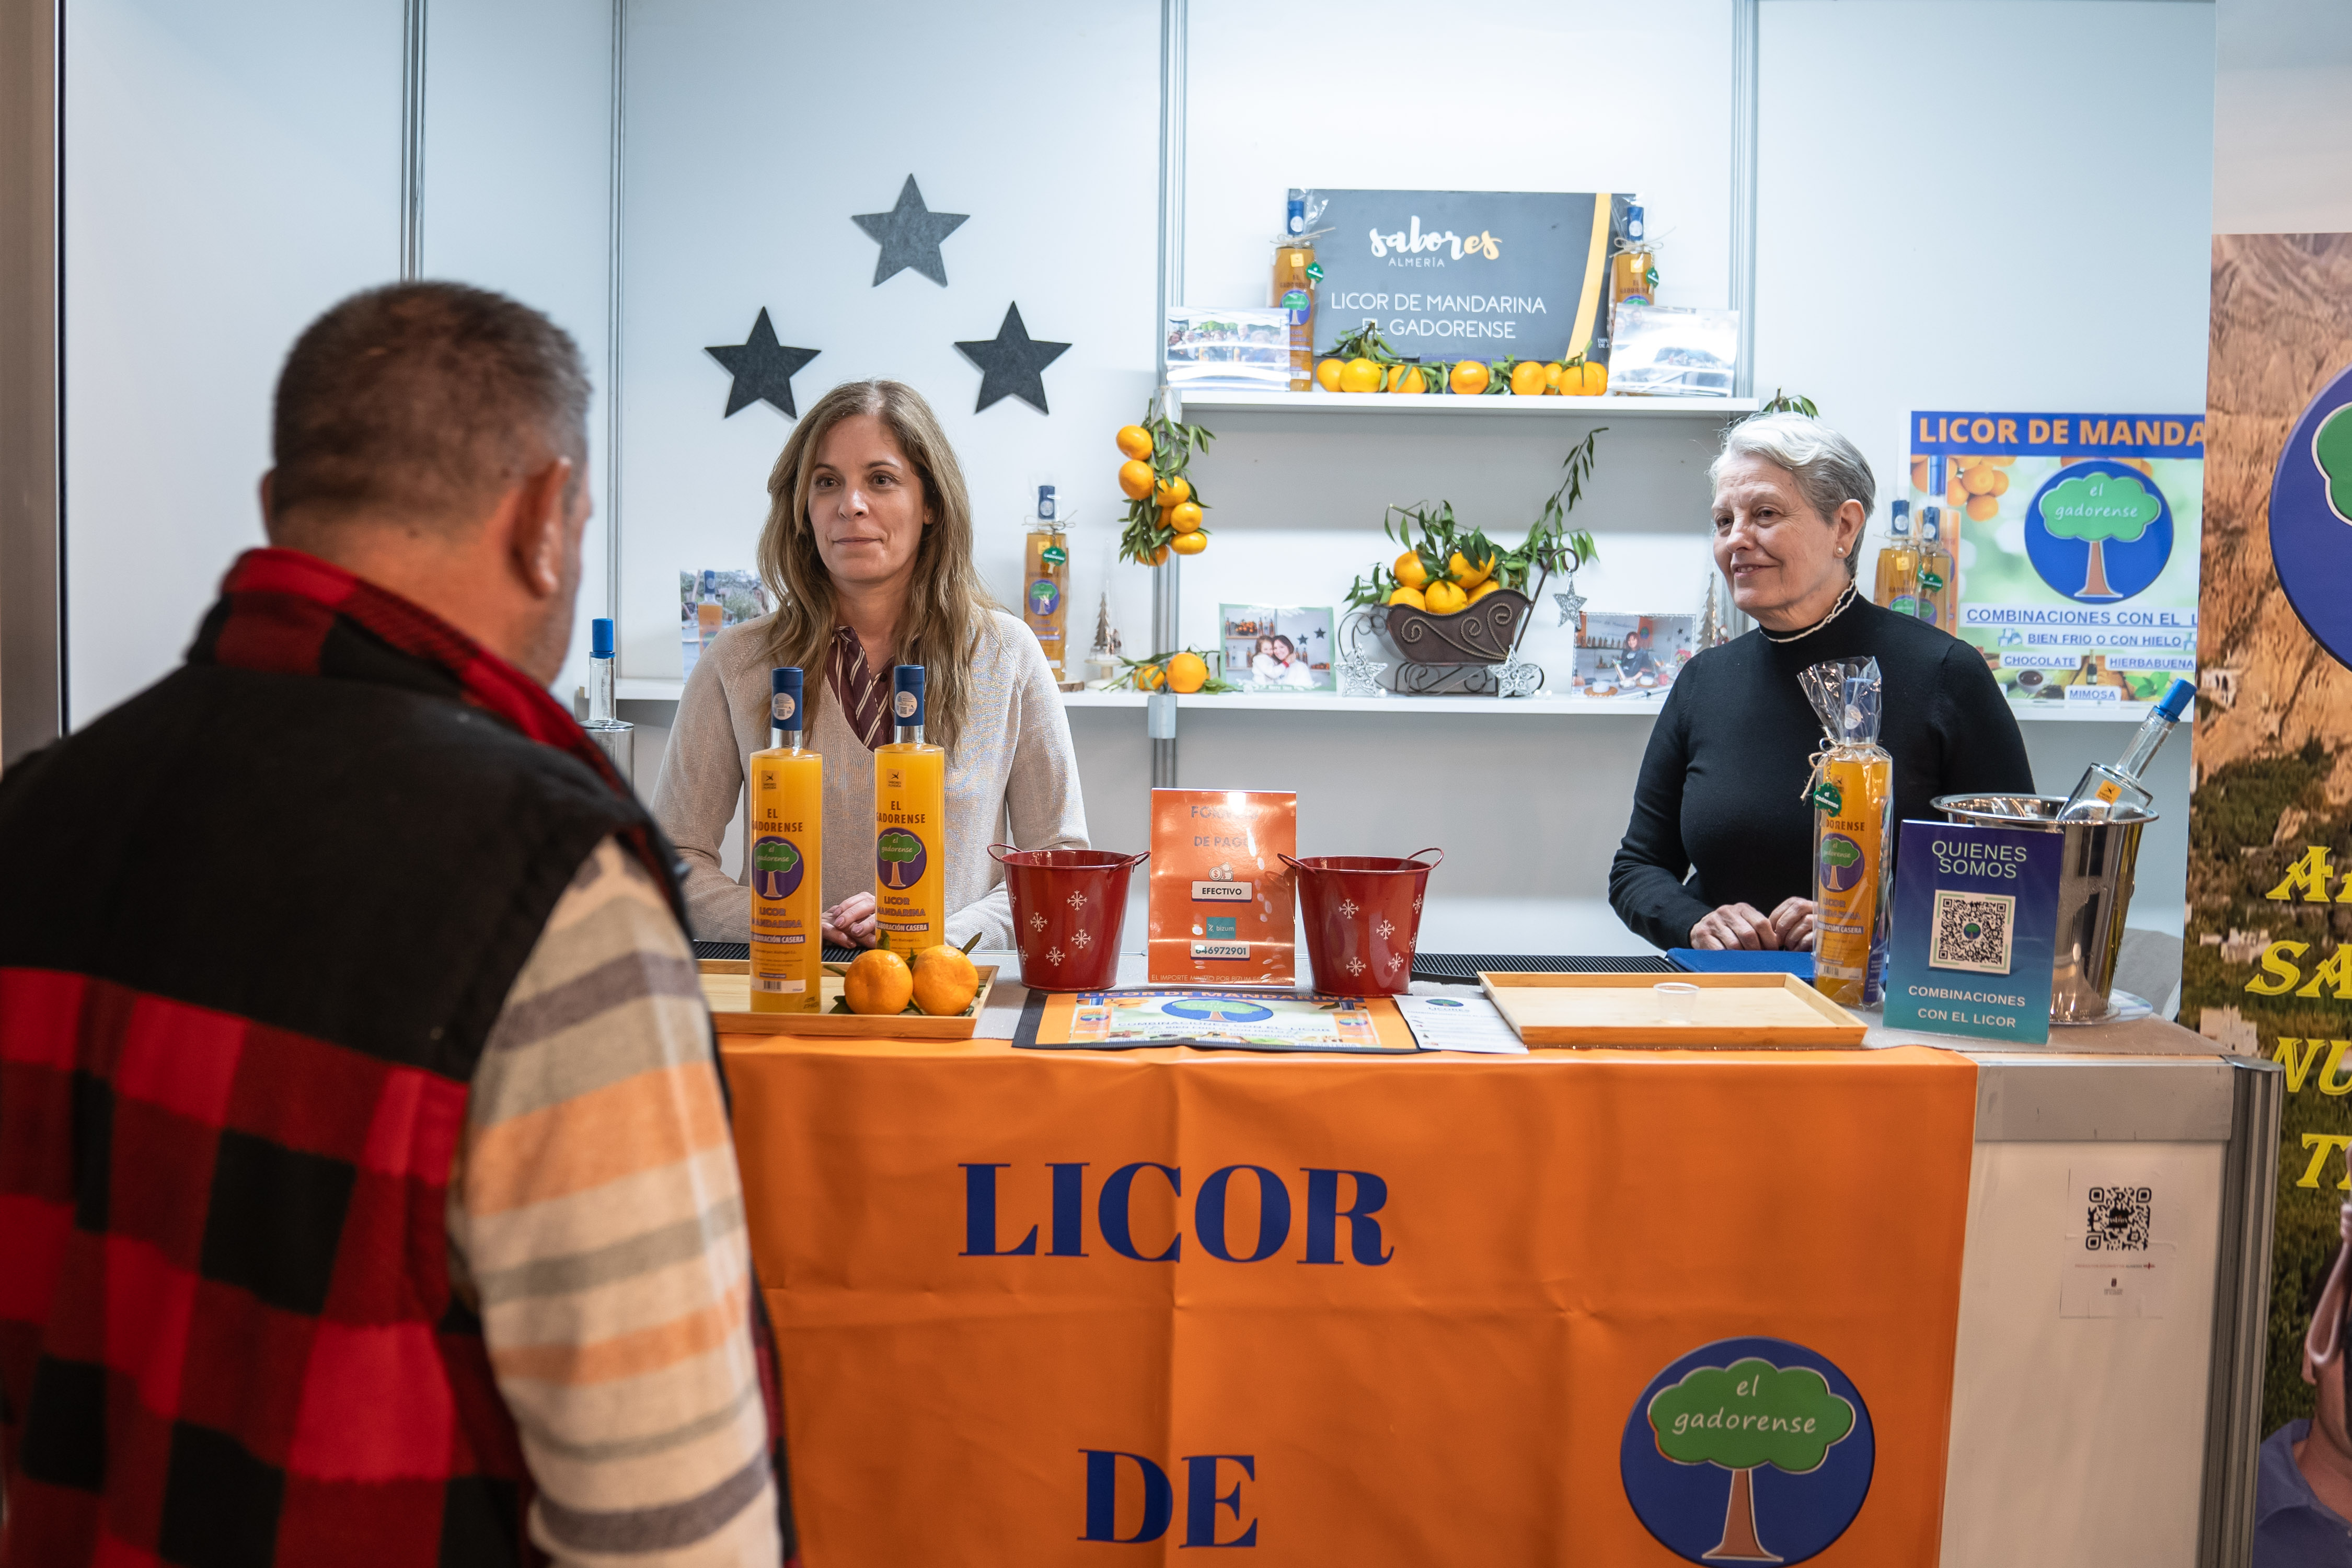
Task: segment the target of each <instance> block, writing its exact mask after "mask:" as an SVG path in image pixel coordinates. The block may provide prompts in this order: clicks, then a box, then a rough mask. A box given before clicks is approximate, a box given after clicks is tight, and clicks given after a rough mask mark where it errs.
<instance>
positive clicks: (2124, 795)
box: [2058, 680, 2197, 822]
mask: <svg viewBox="0 0 2352 1568" xmlns="http://www.w3.org/2000/svg"><path fill="white" fill-rule="evenodd" d="M2196 697H2197V688H2196V686H2195V684H2194V683H2193V682H2190V681H2186V680H2175V681H2174V682H2173V683H2172V685H2171V686H2170V688H2168V689H2167V690H2166V691H2165V694H2164V700H2162V701H2160V702H2158V704H2157V705H2156V710H2155V711H2154V712H2152V713H2150V714H2149V715H2148V716H2147V722H2145V723H2143V724H2142V725H2140V727H2139V733H2138V734H2137V735H2135V736H2133V737H2132V743H2131V746H2130V748H2129V749H2128V750H2126V752H2124V754H2123V758H2122V760H2121V761H2119V762H2117V763H2116V764H2115V765H2114V766H2113V767H2109V766H2108V765H2107V764H2106V763H2092V764H2091V766H2090V768H2089V770H2088V771H2087V772H2085V773H2084V774H2083V782H2082V783H2081V784H2076V785H2075V786H2074V794H2073V795H2068V796H2067V797H2066V804H2065V805H2064V806H2063V807H2062V808H2061V809H2060V811H2059V813H2058V820H2059V821H2061V822H2105V821H2106V820H2107V818H2109V817H2110V816H2114V815H2115V813H2116V807H2118V806H2137V807H2138V808H2139V809H2140V810H2142V811H2146V810H2147V808H2148V807H2149V805H2153V804H2154V803H2155V800H2156V796H2155V795H2151V794H2150V793H2149V792H2148V789H2147V785H2146V784H2141V783H2140V782H2139V777H2140V774H2142V773H2146V772H2147V764H2148V763H2151V762H2154V761H2155V760H2156V753H2157V751H2158V748H2159V747H2161V746H2162V745H2163V744H2164V742H2165V737H2167V736H2168V735H2169V734H2171V733H2172V727H2173V726H2174V725H2176V724H2178V723H2179V722H2180V717H2181V715H2182V714H2184V713H2186V712H2188V711H2189V703H2190V702H2192V701H2194V700H2196Z"/></svg>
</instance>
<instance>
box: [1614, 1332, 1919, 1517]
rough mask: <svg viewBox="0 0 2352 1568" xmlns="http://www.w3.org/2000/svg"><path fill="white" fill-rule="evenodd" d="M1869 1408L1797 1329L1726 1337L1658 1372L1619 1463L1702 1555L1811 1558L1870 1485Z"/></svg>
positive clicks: (1641, 1510)
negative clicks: (1786, 1336)
mask: <svg viewBox="0 0 2352 1568" xmlns="http://www.w3.org/2000/svg"><path fill="white" fill-rule="evenodd" d="M1876 1462H1877V1448H1876V1445H1875V1444H1874V1441H1873V1438H1872V1435H1871V1427H1870V1412H1869V1411H1868V1409H1866V1408H1865V1407H1864V1405H1863V1401H1862V1395H1861V1394H1860V1393H1859V1392H1858V1391H1857V1390H1856V1389H1855V1388H1854V1386H1853V1383H1852V1382H1851V1381H1850V1380H1849V1379H1848V1378H1847V1377H1846V1375H1845V1373H1843V1372H1841V1371H1839V1370H1838V1368H1837V1367H1836V1366H1835V1365H1834V1364H1833V1363H1832V1362H1831V1361H1830V1360H1829V1358H1828V1357H1826V1356H1823V1355H1821V1354H1819V1353H1817V1352H1813V1351H1810V1350H1807V1349H1806V1348H1805V1347H1804V1346H1802V1345H1800V1344H1794V1343H1791V1342H1789V1341H1787V1340H1776V1339H1766V1338H1761V1337H1753V1338H1746V1339H1733V1340H1718V1341H1717V1342H1715V1343H1713V1344H1709V1345H1701V1346H1700V1347H1699V1348H1698V1349H1696V1350H1695V1351H1692V1352H1688V1353H1687V1354H1685V1355H1683V1356H1681V1357H1679V1358H1677V1359H1676V1360H1675V1362H1674V1363H1672V1364H1670V1365H1669V1366H1667V1367H1666V1369H1665V1370H1664V1371H1663V1372H1661V1373H1658V1375H1657V1376H1655V1377H1654V1378H1652V1379H1651V1380H1650V1385H1649V1386H1648V1387H1647V1388H1645V1389H1643V1391H1642V1396H1641V1398H1639V1399H1638V1400H1636V1401H1634V1404H1633V1413H1632V1414H1631V1415H1629V1416H1628V1417H1627V1418H1626V1422H1625V1436H1624V1441H1623V1443H1622V1447H1621V1448H1620V1450H1619V1455H1618V1466H1619V1470H1620V1474H1621V1475H1622V1479H1623V1481H1624V1484H1625V1500H1626V1501H1628V1502H1629V1503H1631V1504H1633V1512H1634V1514H1635V1515H1636V1516H1637V1517H1639V1518H1640V1520H1641V1521H1642V1523H1643V1526H1644V1527H1646V1528H1647V1529H1648V1531H1649V1532H1650V1533H1651V1534H1652V1535H1654V1536H1655V1537H1657V1539H1658V1542H1659V1543H1660V1544H1661V1545H1663V1546H1664V1547H1665V1548H1666V1549H1667V1550H1668V1551H1670V1552H1674V1553H1675V1555H1676V1556H1679V1557H1682V1558H1685V1559H1687V1560H1688V1561H1690V1562H1693V1563H1802V1562H1803V1561H1805V1560H1806V1559H1807V1558H1809V1557H1814V1556H1818V1555H1819V1554H1820V1553H1821V1552H1824V1551H1826V1550H1828V1548H1829V1546H1830V1544H1831V1542H1834V1541H1836V1540H1837V1538H1838V1537H1839V1536H1841V1535H1843V1534H1844V1533H1845V1531H1846V1527H1847V1526H1848V1525H1850V1524H1852V1523H1853V1521H1854V1516H1855V1515H1857V1514H1859V1513H1860V1512H1861V1511H1862V1504H1863V1500H1864V1498H1866V1497H1867V1496H1869V1494H1870V1478H1871V1473H1872V1471H1873V1470H1874V1468H1875V1466H1876Z"/></svg>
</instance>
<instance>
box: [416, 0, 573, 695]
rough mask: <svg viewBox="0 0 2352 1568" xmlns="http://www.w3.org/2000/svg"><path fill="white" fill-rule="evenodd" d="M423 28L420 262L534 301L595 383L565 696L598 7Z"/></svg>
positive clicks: (508, 7)
mask: <svg viewBox="0 0 2352 1568" xmlns="http://www.w3.org/2000/svg"><path fill="white" fill-rule="evenodd" d="M426 44H427V58H426V68H425V220H424V240H425V256H424V274H425V277H427V278H446V279H455V280H457V281H459V282H464V283H473V284H477V285H478V286H480V287H482V288H485V289H498V290H499V292H500V293H504V294H509V295H512V296H513V297H515V298H516V299H518V300H522V301H523V302H524V303H525V304H527V305H530V306H533V307H535V308H536V309H538V310H543V311H545V312H546V313H547V314H548V315H549V316H551V318H553V319H554V321H555V322H556V324H557V325H558V326H561V327H562V328H563V329H564V330H565V331H568V332H570V333H571V334H572V337H573V339H574V340H576V341H577V342H579V344H580V351H581V353H582V354H583V356H584V357H585V358H586V360H587V362H588V376H589V380H590V382H591V384H593V386H594V388H595V396H594V400H593V403H592V404H591V405H590V408H589V413H588V470H589V483H590V487H591V496H592V499H593V501H594V504H595V508H596V512H595V516H594V517H593V519H592V520H591V521H590V522H589V525H588V537H587V543H586V549H587V563H586V573H585V575H584V577H583V580H582V583H581V585H580V608H579V616H578V618H577V621H576V623H575V624H574V626H573V627H572V656H571V661H570V663H569V664H568V665H567V667H566V668H565V669H564V671H563V673H562V676H560V677H558V679H557V680H556V682H555V690H556V692H557V694H558V695H559V696H560V697H562V699H563V700H565V701H566V702H569V701H570V700H571V699H572V692H573V691H574V689H576V688H577V687H579V686H580V685H581V684H582V683H583V681H584V680H585V679H587V663H586V661H587V658H588V623H589V621H590V620H591V619H592V618H593V617H594V616H601V615H604V614H605V613H606V611H605V608H604V605H605V602H606V601H605V592H606V587H605V584H606V572H605V530H606V527H607V526H608V523H609V521H610V517H611V511H610V507H609V505H608V501H607V494H606V482H607V480H608V479H609V478H610V471H609V470H610V465H609V463H608V461H607V454H606V452H605V449H604V430H605V424H604V409H605V402H606V399H607V398H608V397H609V396H610V395H611V388H612V376H611V367H610V366H609V364H608V363H607V360H608V357H609V356H608V355H607V353H606V341H607V336H608V334H607V331H606V316H607V310H606V306H607V300H608V297H609V296H608V292H607V287H606V285H607V279H608V278H609V275H610V270H611V269H610V268H609V266H608V265H607V259H608V257H609V255H610V250H611V247H610V244H609V242H608V241H609V236H610V233H611V226H610V212H611V201H610V195H611V180H610V177H609V176H610V173H611V169H612V100H613V81H612V65H613V17H612V10H611V8H610V7H609V6H600V5H581V4H577V3H574V0H506V3H504V4H500V5H446V4H445V5H436V6H435V7H433V9H432V10H431V12H430V13H429V26H428V27H427V30H426Z"/></svg>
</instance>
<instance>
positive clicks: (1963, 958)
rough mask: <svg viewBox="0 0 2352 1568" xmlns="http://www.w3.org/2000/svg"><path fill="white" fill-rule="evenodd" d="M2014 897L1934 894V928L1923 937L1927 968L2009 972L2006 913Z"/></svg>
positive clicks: (2012, 907) (2012, 908)
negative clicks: (1930, 933)
mask: <svg viewBox="0 0 2352 1568" xmlns="http://www.w3.org/2000/svg"><path fill="white" fill-rule="evenodd" d="M2016 912H2017V900H2016V899H2015V898H2014V897H2012V896H2011V895H2010V894H2008V893H1958V892H1954V891H1952V890H1951V889H1940V890H1938V891H1937V894H1936V930H1935V934H1934V935H1933V936H1931V937H1929V938H1928V940H1927V966H1928V967H1929V968H1931V969H1968V970H1973V971H1975V972H1976V973H1979V974H2006V973H2009V958H2010V944H2011V919H2010V917H2011V916H2012V915H2014V914H2015V913H2016Z"/></svg>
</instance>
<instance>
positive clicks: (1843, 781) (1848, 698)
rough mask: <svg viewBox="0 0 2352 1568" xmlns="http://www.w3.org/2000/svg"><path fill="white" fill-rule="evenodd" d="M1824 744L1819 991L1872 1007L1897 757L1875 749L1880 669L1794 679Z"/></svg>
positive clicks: (1840, 668)
mask: <svg viewBox="0 0 2352 1568" xmlns="http://www.w3.org/2000/svg"><path fill="white" fill-rule="evenodd" d="M1798 680H1799V683H1800V684H1801V685H1802V686H1803V687H1804V689H1805V695H1806V697H1807V698H1808V699H1810V700H1811V702H1812V705H1813V711H1814V712H1815V713H1817V714H1819V715H1820V716H1821V721H1822V736H1823V739H1822V748H1821V750H1820V751H1819V752H1816V753H1815V754H1814V757H1813V772H1812V777H1811V781H1810V782H1809V783H1808V784H1807V785H1806V789H1805V795H1806V799H1807V801H1808V803H1809V804H1810V805H1811V806H1812V808H1813V985H1814V988H1815V989H1817V990H1819V991H1820V992H1821V993H1822V994H1823V995H1825V996H1827V997H1828V998H1829V999H1830V1000H1831V1001H1832V1002H1837V1003H1841V1004H1843V1005H1847V1006H1864V1007H1868V1006H1874V1005H1876V1004H1877V1002H1878V999H1879V984H1880V981H1881V979H1882V977H1883V974H1884V972H1885V958H1886V923H1887V910H1886V889H1887V872H1888V869H1889V861H1890V860H1891V858H1892V857H1891V856H1890V855H1889V853H1888V850H1889V847H1890V845H1891V842H1892V832H1893V828H1894V826H1895V824H1894V809H1893V808H1894V805H1895V759H1894V758H1893V757H1891V756H1889V755H1888V754H1887V753H1886V752H1885V748H1883V747H1881V746H1880V745H1879V743H1878V721H1879V713H1880V704H1881V700H1882V693H1881V691H1880V689H1879V674H1878V661H1877V660H1876V659H1874V658H1865V659H1862V660H1859V661H1844V662H1838V661H1832V662H1829V663H1825V664H1817V665H1814V666H1813V667H1811V668H1809V669H1807V670H1806V671H1805V672H1804V673H1803V674H1802V675H1801V676H1800V677H1798Z"/></svg>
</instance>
